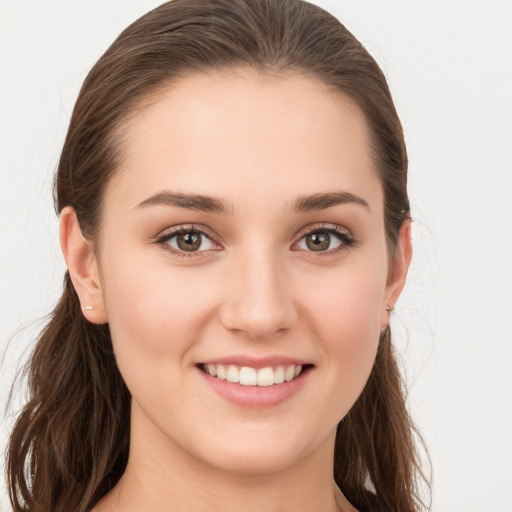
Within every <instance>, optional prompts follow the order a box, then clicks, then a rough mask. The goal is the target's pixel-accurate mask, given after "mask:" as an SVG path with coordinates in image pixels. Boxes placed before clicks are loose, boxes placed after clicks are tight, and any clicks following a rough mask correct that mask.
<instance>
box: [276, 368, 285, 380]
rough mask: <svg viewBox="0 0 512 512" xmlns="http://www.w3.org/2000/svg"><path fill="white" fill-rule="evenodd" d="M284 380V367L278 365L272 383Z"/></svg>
mask: <svg viewBox="0 0 512 512" xmlns="http://www.w3.org/2000/svg"><path fill="white" fill-rule="evenodd" d="M283 382H284V368H283V367H282V366H278V367H277V368H276V371H275V372H274V384H282V383H283Z"/></svg>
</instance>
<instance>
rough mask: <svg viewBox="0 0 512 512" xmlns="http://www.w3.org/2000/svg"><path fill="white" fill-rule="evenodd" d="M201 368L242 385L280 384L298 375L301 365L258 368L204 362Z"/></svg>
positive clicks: (214, 375) (263, 385)
mask: <svg viewBox="0 0 512 512" xmlns="http://www.w3.org/2000/svg"><path fill="white" fill-rule="evenodd" d="M203 370H204V371H205V372H206V373H208V374H209V375H211V376H212V377H217V378H218V379H222V380H227V381H228V382H236V383H240V384H241V385H242V386H261V387H267V386H273V385H274V384H282V383H283V382H285V381H286V382H290V381H291V380H293V379H295V378H296V377H298V376H299V375H300V373H301V371H302V366H301V365H294V364H291V365H288V366H282V365H281V366H277V367H275V368H271V367H270V366H267V367H266V368H260V369H259V370H257V369H255V368H251V367H249V366H242V367H239V366H236V365H234V364H230V365H228V366H227V367H226V365H223V364H205V365H203Z"/></svg>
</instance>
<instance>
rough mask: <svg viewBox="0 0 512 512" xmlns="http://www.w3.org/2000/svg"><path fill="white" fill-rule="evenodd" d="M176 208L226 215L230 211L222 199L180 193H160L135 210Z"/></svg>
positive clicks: (143, 202)
mask: <svg viewBox="0 0 512 512" xmlns="http://www.w3.org/2000/svg"><path fill="white" fill-rule="evenodd" d="M155 205H163V206H176V207H178V208H185V209H187V210H198V211H201V212H209V213H220V214H224V215H226V214H227V213H228V211H229V208H228V205H227V203H226V202H225V201H223V200H222V199H217V198H215V197H209V196H203V195H200V194H182V193H179V192H169V191H164V192H158V193H157V194H155V195H153V196H151V197H148V199H145V200H144V201H142V202H141V203H139V204H138V205H137V206H136V207H135V208H146V207H147V206H155Z"/></svg>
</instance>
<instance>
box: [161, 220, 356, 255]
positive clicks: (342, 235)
mask: <svg viewBox="0 0 512 512" xmlns="http://www.w3.org/2000/svg"><path fill="white" fill-rule="evenodd" d="M192 232H194V233H198V234H200V235H202V236H205V237H207V238H208V239H209V240H211V241H212V242H213V243H214V244H216V245H218V244H217V243H216V242H215V241H214V239H213V237H212V236H211V235H209V234H208V233H207V232H205V230H204V229H202V228H197V227H195V226H194V225H189V226H179V227H177V228H173V229H172V231H168V232H167V233H164V234H163V235H161V236H159V237H157V238H156V239H155V241H154V243H155V244H157V245H160V246H161V247H162V248H163V249H164V250H165V251H167V252H170V253H172V254H174V255H178V256H180V257H185V258H190V257H198V256H201V255H203V253H204V252H208V251H209V250H203V251H178V250H176V249H174V248H171V247H170V246H169V245H168V244H167V242H169V240H171V239H172V238H174V237H175V236H179V235H181V234H186V233H192ZM314 233H327V234H329V235H334V237H335V238H337V239H338V240H339V241H340V242H341V244H340V245H339V246H338V247H336V248H334V249H329V250H327V251H318V252H317V254H318V255H319V256H326V255H329V256H330V255H333V254H338V253H339V252H341V251H343V250H346V249H347V248H349V247H351V246H355V245H357V244H358V243H359V242H358V241H357V240H356V239H355V237H354V236H353V235H352V234H351V233H350V232H349V231H348V230H344V229H342V228H341V227H340V226H336V225H321V226H317V227H314V228H312V229H310V230H308V231H306V232H305V233H303V234H302V235H301V237H300V238H299V240H298V241H297V242H295V244H294V245H296V244H298V243H299V242H300V241H301V240H302V239H304V238H305V237H306V236H308V235H312V234H314ZM210 250H211V249H210ZM214 250H215V249H214ZM306 252H310V253H312V254H315V252H316V251H306Z"/></svg>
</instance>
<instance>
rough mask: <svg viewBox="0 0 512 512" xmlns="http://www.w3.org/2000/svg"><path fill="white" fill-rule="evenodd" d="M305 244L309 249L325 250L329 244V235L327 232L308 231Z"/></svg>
mask: <svg viewBox="0 0 512 512" xmlns="http://www.w3.org/2000/svg"><path fill="white" fill-rule="evenodd" d="M305 241H306V245H307V247H308V249H310V250H311V251H326V250H327V249H329V246H330V245H331V235H329V233H322V232H321V231H319V232H316V233H310V234H309V235H306V237H305Z"/></svg>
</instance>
